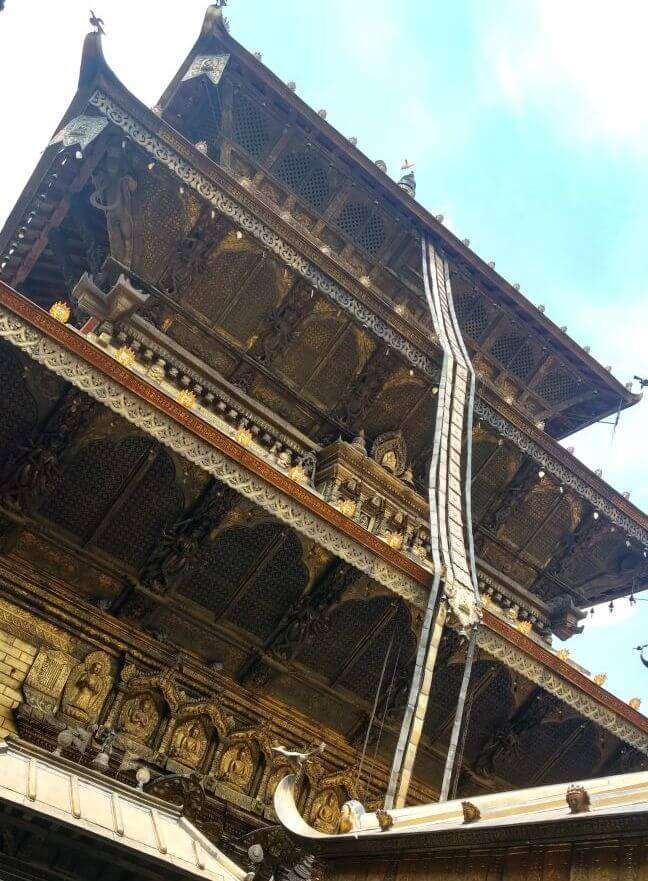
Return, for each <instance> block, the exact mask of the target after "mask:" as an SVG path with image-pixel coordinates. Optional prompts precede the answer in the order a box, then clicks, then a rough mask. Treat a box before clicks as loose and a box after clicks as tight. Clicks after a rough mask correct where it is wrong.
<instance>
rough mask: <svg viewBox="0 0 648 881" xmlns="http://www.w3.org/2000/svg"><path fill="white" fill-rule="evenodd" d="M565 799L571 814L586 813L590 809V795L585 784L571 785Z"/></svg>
mask: <svg viewBox="0 0 648 881" xmlns="http://www.w3.org/2000/svg"><path fill="white" fill-rule="evenodd" d="M565 800H566V802H567V804H568V805H569V812H570V813H571V814H586V813H588V812H589V810H590V807H591V803H590V797H589V793H588V791H587V790H586V789H585V787H584V786H570V787H569V788H568V789H567V794H566V796H565Z"/></svg>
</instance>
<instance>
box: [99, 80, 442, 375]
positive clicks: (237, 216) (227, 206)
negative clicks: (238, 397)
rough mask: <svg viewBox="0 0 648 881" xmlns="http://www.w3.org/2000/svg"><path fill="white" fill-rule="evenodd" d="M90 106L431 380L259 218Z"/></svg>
mask: <svg viewBox="0 0 648 881" xmlns="http://www.w3.org/2000/svg"><path fill="white" fill-rule="evenodd" d="M90 103H91V104H92V105H93V106H94V107H96V108H97V109H98V110H99V111H100V112H101V113H103V114H104V115H105V116H106V117H107V118H108V119H109V120H110V122H112V123H113V124H114V125H116V126H118V127H119V128H121V129H122V130H123V131H124V132H125V133H126V134H127V135H128V136H129V137H130V138H132V140H133V141H134V142H135V143H136V144H138V145H139V146H140V147H142V148H143V149H144V150H147V151H148V152H149V153H151V155H152V156H154V157H155V160H156V161H157V162H159V163H161V164H162V165H165V166H166V167H167V168H168V169H169V170H170V171H172V172H173V173H174V174H176V175H177V176H178V177H179V178H180V180H181V181H182V182H183V183H185V184H186V185H187V186H189V187H192V188H193V189H194V190H196V192H197V193H198V194H199V195H200V196H201V198H203V199H205V200H206V201H207V202H209V204H210V205H211V206H212V207H213V208H215V209H216V210H218V211H220V212H222V213H223V214H225V215H227V217H231V218H232V220H234V221H235V222H236V223H237V224H239V226H241V227H243V229H245V230H247V232H249V233H250V234H251V235H253V236H254V237H255V238H257V239H258V240H259V241H260V242H262V243H263V245H265V247H266V248H268V249H269V250H270V251H272V252H273V253H274V254H276V255H277V257H279V258H280V259H281V260H283V262H284V263H287V264H288V266H290V267H291V268H292V269H294V270H295V271H296V272H298V273H299V275H301V276H302V278H304V279H306V281H307V282H308V283H309V284H311V285H313V287H315V288H317V289H318V290H319V291H321V293H323V294H324V295H325V296H327V297H330V298H331V299H332V300H333V301H334V302H336V303H337V304H338V305H339V306H341V307H342V308H343V309H345V310H346V311H347V312H349V313H351V314H352V315H353V316H354V317H355V318H357V320H358V321H359V322H360V323H361V324H363V325H364V326H365V327H367V328H369V329H370V330H372V331H373V332H374V333H375V334H376V335H377V336H378V337H380V338H381V339H383V340H384V341H385V342H386V343H388V345H390V346H391V347H392V348H393V349H396V350H397V351H399V352H401V354H402V355H403V356H404V357H405V358H407V360H408V361H410V362H411V363H412V364H414V365H415V366H416V367H418V368H419V370H422V371H423V372H424V373H426V374H427V375H428V376H431V377H434V375H435V374H434V364H433V362H432V360H431V359H430V358H429V357H428V356H427V355H425V354H424V353H423V352H421V351H420V350H419V349H417V348H416V347H415V346H414V345H412V343H410V342H408V341H407V340H405V339H403V337H402V336H400V334H398V333H396V331H394V330H392V328H391V327H389V326H388V325H387V324H386V323H385V322H384V321H383V320H382V319H381V318H379V317H378V316H377V315H374V313H373V312H372V311H371V310H370V309H368V308H367V307H366V306H364V305H362V303H359V302H358V301H357V300H356V299H355V297H353V296H352V295H351V294H350V293H349V292H348V291H345V290H344V288H342V287H340V286H339V285H338V284H336V283H335V282H334V281H333V280H332V279H330V278H328V277H327V276H326V275H325V274H324V273H323V272H321V271H320V270H319V269H317V267H315V266H314V265H313V264H312V263H310V262H309V261H308V260H307V259H306V258H305V257H302V256H301V254H299V253H298V252H297V251H296V250H295V249H294V248H293V247H291V245H289V244H288V243H287V242H285V241H284V240H283V239H281V238H280V237H279V236H278V235H277V234H276V233H275V232H274V231H273V230H271V229H270V227H268V226H266V225H265V224H264V223H262V222H261V221H260V220H258V218H256V217H254V215H253V214H250V212H249V211H246V210H245V208H243V207H242V206H241V205H239V204H237V203H236V202H235V201H234V200H233V199H230V197H229V196H226V195H225V193H223V192H222V191H221V190H219V189H218V187H216V186H215V185H214V184H213V183H212V182H211V181H210V180H209V179H208V178H207V177H205V175H204V174H201V172H199V171H197V170H196V169H195V168H193V167H192V166H191V165H190V164H189V163H188V162H186V161H185V160H184V159H182V158H181V157H180V156H179V155H178V154H177V153H176V152H175V151H174V150H173V149H171V147H168V146H167V145H166V144H164V143H163V141H161V140H160V138H158V137H156V136H155V135H153V134H151V132H149V131H148V130H147V129H145V128H144V127H143V126H142V125H140V123H139V122H137V120H135V119H133V117H132V116H130V115H129V114H128V113H126V112H125V111H124V110H122V109H121V107H118V106H117V104H116V103H115V102H114V101H113V100H112V98H109V97H108V95H106V94H105V93H104V92H100V91H97V92H95V93H94V94H93V95H92V97H91V98H90Z"/></svg>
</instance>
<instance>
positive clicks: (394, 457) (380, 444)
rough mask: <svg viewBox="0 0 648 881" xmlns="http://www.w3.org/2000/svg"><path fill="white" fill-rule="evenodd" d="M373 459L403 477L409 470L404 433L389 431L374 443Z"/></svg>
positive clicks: (395, 474) (396, 475) (397, 475)
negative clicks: (406, 470)
mask: <svg viewBox="0 0 648 881" xmlns="http://www.w3.org/2000/svg"><path fill="white" fill-rule="evenodd" d="M371 458H372V459H373V460H374V461H375V462H377V463H378V464H379V465H382V467H383V468H384V469H385V470H386V471H389V473H390V474H393V475H394V476H395V477H402V476H403V474H404V473H405V469H406V468H407V448H406V447H405V440H404V439H403V435H402V432H400V431H388V432H386V433H385V434H381V435H380V436H379V437H377V438H376V440H375V441H374V442H373V445H372V447H371Z"/></svg>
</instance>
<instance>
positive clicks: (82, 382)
mask: <svg viewBox="0 0 648 881" xmlns="http://www.w3.org/2000/svg"><path fill="white" fill-rule="evenodd" d="M0 339H5V340H7V342H9V343H11V344H12V345H14V346H16V348H18V349H20V350H21V351H23V352H25V353H26V354H27V355H28V356H29V357H30V358H32V359H33V360H34V361H37V362H38V363H39V364H42V365H43V366H44V367H46V368H47V369H48V370H51V371H52V372H53V373H56V374H57V375H58V376H61V377H62V378H63V379H65V380H66V381H68V382H70V383H71V384H72V385H74V386H75V387H77V388H79V389H81V390H82V391H84V392H85V393H86V394H88V395H90V396H91V397H93V398H94V399H95V400H97V401H99V402H100V403H101V404H103V405H104V406H106V407H108V408H110V409H111V410H113V412H115V413H117V414H118V415H119V416H122V417H123V418H125V419H126V420H128V421H129V422H131V423H132V424H133V425H136V426H137V427H138V428H141V429H142V430H143V431H146V432H147V433H148V434H150V435H151V436H153V437H155V438H156V439H157V440H159V441H160V442H161V443H164V444H166V445H167V446H169V447H170V448H171V449H173V450H174V451H175V452H177V453H178V454H179V455H181V456H184V457H185V458H186V459H188V460H189V461H191V462H194V463H195V464H197V465H198V466H199V467H201V468H203V469H205V470H206V471H208V472H209V473H211V474H214V475H215V476H216V477H218V478H219V479H220V480H222V481H223V482H224V483H226V484H227V485H228V486H230V487H232V488H233V489H234V490H236V491H237V492H239V493H241V495H243V496H245V497H246V498H249V499H251V500H252V501H254V502H255V503H256V504H258V505H260V506H261V507H263V508H264V509H265V510H267V511H268V512H269V513H271V514H272V515H273V516H276V517H277V518H278V519H280V520H282V521H284V522H285V523H288V524H289V525H291V526H293V527H294V528H295V529H297V530H298V531H299V532H301V533H303V534H304V535H306V536H308V537H310V538H312V539H314V540H315V541H317V542H319V543H320V544H321V545H323V546H324V547H326V548H327V549H328V550H330V551H331V552H332V553H334V554H336V555H337V556H339V557H340V558H341V559H343V560H345V561H346V562H348V563H350V564H351V565H353V566H355V567H356V568H358V569H360V570H362V571H364V572H366V574H367V575H369V576H370V577H371V578H374V579H375V580H376V581H378V582H379V583H381V584H383V585H384V586H385V587H387V588H389V589H390V590H393V591H394V592H395V593H397V594H399V595H400V596H402V597H403V598H404V599H406V600H407V601H409V602H412V603H414V604H415V605H418V606H419V607H423V606H424V605H425V599H426V597H425V589H424V588H423V586H422V585H420V584H418V583H417V582H415V581H414V580H413V579H411V578H408V577H407V576H406V575H405V574H404V573H401V572H399V571H398V570H396V569H394V568H393V567H392V566H390V565H389V563H387V562H386V561H383V560H380V559H379V558H377V557H375V556H374V555H373V554H371V553H370V552H369V551H367V550H365V549H364V548H362V547H360V546H359V545H357V544H356V543H355V542H353V541H352V540H351V539H349V538H346V537H343V536H341V535H340V533H339V532H337V530H335V529H334V528H333V527H332V526H330V525H329V524H327V523H325V522H324V521H323V520H321V519H320V518H318V517H317V516H315V515H314V514H311V513H310V512H308V511H305V510H304V509H303V508H302V507H301V506H300V505H299V504H298V503H297V502H295V501H294V500H293V499H290V498H289V497H287V496H285V495H283V494H281V493H280V492H278V491H276V490H275V489H273V488H272V487H271V486H270V485H269V484H267V483H265V482H264V481H263V480H261V479H260V478H258V477H256V476H254V475H252V474H251V473H250V472H249V471H247V470H246V469H245V468H244V467H242V466H240V465H239V464H237V463H235V462H233V461H232V460H231V459H228V458H227V457H226V456H225V455H224V454H222V453H220V452H219V451H218V450H217V449H215V448H214V447H212V446H211V445H209V444H208V443H207V442H206V441H204V440H202V439H201V438H199V437H197V436H196V435H194V434H192V433H191V432H190V431H189V430H187V429H185V428H183V427H182V426H180V425H178V424H177V423H175V422H174V421H173V420H172V419H170V418H169V417H166V416H165V415H164V414H163V413H161V412H159V411H158V410H157V409H155V407H154V406H153V405H152V404H149V403H148V402H147V401H144V400H142V399H141V398H139V397H137V396H136V395H135V394H133V393H131V392H129V391H128V390H126V389H125V388H123V387H122V386H120V385H119V384H118V383H117V382H115V381H113V380H111V379H110V378H108V377H107V376H106V375H105V374H104V373H103V372H101V371H100V370H98V369H96V368H93V367H92V366H91V365H90V364H88V363H87V361H85V360H84V359H83V358H82V357H80V356H78V355H75V354H74V353H73V352H71V351H70V350H69V349H67V348H65V347H64V346H63V345H61V344H59V343H57V342H55V341H54V340H52V339H50V338H48V337H46V336H45V335H44V334H42V333H41V332H40V331H38V330H36V329H35V328H33V327H32V326H31V325H29V324H28V323H27V322H26V321H24V320H23V319H21V318H19V317H18V316H16V315H15V314H14V313H13V312H11V311H9V310H8V309H7V308H6V307H0ZM478 645H479V646H480V647H481V648H482V649H483V650H484V651H486V652H487V653H488V654H490V655H492V656H493V657H494V658H496V659H498V660H501V661H502V662H503V663H505V664H506V665H507V666H509V667H511V668H512V669H515V670H516V671H518V672H519V673H521V674H522V675H523V676H525V677H526V678H527V679H529V680H530V681H532V682H534V683H536V684H538V685H540V686H541V687H542V688H545V689H546V690H547V691H549V692H551V693H552V694H555V695H556V696H557V697H559V698H561V699H562V700H564V701H565V702H566V703H568V704H569V705H570V706H573V707H574V708H575V709H576V710H578V711H579V712H581V713H582V714H583V715H584V716H585V717H587V718H589V719H591V720H592V721H594V722H596V723H597V724H599V725H601V726H602V727H604V728H606V730H608V731H610V732H611V733H612V734H614V735H615V736H617V737H620V738H621V739H622V740H624V741H626V742H627V743H629V744H631V745H632V746H635V747H636V748H637V749H639V750H641V751H642V752H644V753H646V754H647V755H648V732H647V733H643V732H642V731H641V730H640V729H638V728H637V727H636V726H635V725H633V724H632V723H631V722H630V721H628V720H625V719H623V718H621V717H620V716H619V715H618V714H617V713H615V712H614V710H611V709H608V708H606V707H605V706H603V705H602V704H601V703H600V702H598V701H597V700H596V699H595V698H593V697H591V696H589V695H587V694H586V693H585V692H584V691H582V690H581V689H579V688H578V686H576V685H572V684H570V683H569V682H568V681H566V680H565V679H564V678H563V677H562V676H560V674H558V673H554V672H553V671H552V670H550V669H549V668H548V667H547V666H546V665H545V664H543V663H542V662H541V661H538V660H536V659H534V658H533V657H531V656H529V655H528V654H527V653H526V652H525V651H524V650H523V649H521V648H518V647H517V646H515V645H514V644H512V643H511V642H510V641H508V640H507V639H506V637H504V636H502V635H500V634H498V633H496V632H495V631H493V630H491V629H490V628H489V627H487V626H482V627H480V628H479V635H478ZM543 651H544V650H543Z"/></svg>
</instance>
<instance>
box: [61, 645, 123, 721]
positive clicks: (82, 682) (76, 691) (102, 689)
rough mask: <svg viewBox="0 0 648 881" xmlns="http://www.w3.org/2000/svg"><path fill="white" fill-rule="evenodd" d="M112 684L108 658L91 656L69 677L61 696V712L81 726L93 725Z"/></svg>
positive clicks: (101, 653) (99, 655) (98, 652)
mask: <svg viewBox="0 0 648 881" xmlns="http://www.w3.org/2000/svg"><path fill="white" fill-rule="evenodd" d="M111 683H112V671H111V665H110V657H109V656H108V655H107V654H106V653H105V652H101V651H97V652H90V654H89V655H88V656H87V657H86V658H85V660H84V661H83V662H82V663H81V664H79V665H78V666H77V667H76V668H75V669H74V670H73V671H72V672H71V673H70V677H69V679H68V681H67V683H66V685H65V691H64V692H63V700H62V702H61V709H62V711H63V712H64V713H65V715H66V716H69V717H70V718H72V719H77V720H78V721H79V722H83V723H84V724H89V723H92V722H96V721H97V719H98V718H99V713H100V712H101V708H102V707H103V705H104V701H105V700H106V698H107V697H108V692H109V691H110V686H111Z"/></svg>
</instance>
